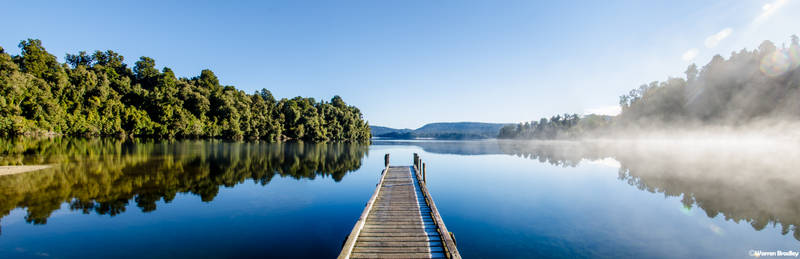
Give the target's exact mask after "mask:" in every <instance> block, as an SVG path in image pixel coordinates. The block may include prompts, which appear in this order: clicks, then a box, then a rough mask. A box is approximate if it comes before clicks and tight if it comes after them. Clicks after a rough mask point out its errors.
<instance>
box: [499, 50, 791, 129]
mask: <svg viewBox="0 0 800 259" xmlns="http://www.w3.org/2000/svg"><path fill="white" fill-rule="evenodd" d="M798 67H800V38H798V37H797V36H796V35H793V36H792V37H791V42H790V44H789V46H788V47H787V46H785V45H784V46H781V47H780V48H779V47H777V46H775V44H774V43H772V42H770V41H764V42H763V43H761V45H759V47H758V48H757V49H754V50H747V49H742V50H741V51H738V52H733V53H731V56H730V58H728V59H725V58H723V57H722V56H721V55H716V56H714V57H713V58H712V59H711V61H710V62H709V63H708V64H706V65H705V66H703V67H702V68H700V69H698V67H697V65H695V64H691V65H689V67H688V68H687V69H686V72H685V74H686V78H668V79H667V80H666V81H663V82H659V81H654V82H651V83H649V84H643V85H641V86H640V87H638V88H636V89H633V90H631V91H630V92H629V93H627V94H624V95H622V96H620V100H619V104H620V107H621V110H622V112H621V113H620V114H619V115H617V116H615V117H613V118H612V117H603V116H596V115H588V116H584V117H579V116H576V115H567V114H565V115H564V116H559V115H557V116H553V117H551V118H550V119H549V120H548V119H546V118H543V119H541V120H540V121H538V122H536V121H534V122H530V123H528V122H525V123H520V124H518V125H510V126H506V127H504V128H502V129H501V130H500V132H499V134H498V138H523V139H559V138H575V137H581V136H586V135H587V134H594V135H602V134H603V133H608V132H612V131H618V132H623V131H625V130H631V129H669V128H690V127H697V126H708V125H724V126H746V125H748V124H750V123H753V122H759V121H776V120H780V121H798V120H799V119H800V69H798Z"/></svg>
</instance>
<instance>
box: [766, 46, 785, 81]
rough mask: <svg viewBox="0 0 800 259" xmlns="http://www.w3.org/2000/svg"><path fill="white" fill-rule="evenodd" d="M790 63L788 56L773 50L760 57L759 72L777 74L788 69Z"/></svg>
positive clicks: (769, 74)
mask: <svg viewBox="0 0 800 259" xmlns="http://www.w3.org/2000/svg"><path fill="white" fill-rule="evenodd" d="M791 65H792V61H791V60H790V59H789V56H787V55H786V54H784V53H783V52H781V51H775V52H774V53H772V54H769V55H766V56H764V58H762V59H761V72H762V73H764V74H765V75H767V76H771V77H774V76H779V75H782V74H783V73H786V71H789V67H790V66H791Z"/></svg>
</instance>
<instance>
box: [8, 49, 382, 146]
mask: <svg viewBox="0 0 800 259" xmlns="http://www.w3.org/2000/svg"><path fill="white" fill-rule="evenodd" d="M19 47H20V48H21V49H22V51H21V54H20V55H19V56H11V55H9V54H7V53H5V51H4V50H3V49H2V48H0V135H41V134H49V135H57V134H65V135H81V136H121V135H131V136H150V137H164V138H173V137H184V138H186V137H192V138H194V137H205V138H227V139H243V138H247V139H263V140H269V141H278V140H287V139H297V140H309V141H328V140H331V141H366V140H369V139H370V137H371V135H370V129H369V125H368V124H367V123H366V122H365V121H364V119H363V116H362V114H361V111H359V110H358V108H355V107H353V106H348V105H347V104H346V103H345V102H344V100H342V98H341V97H339V96H335V97H333V99H331V102H330V103H328V102H324V101H323V102H317V101H315V100H314V99H313V98H302V97H295V98H292V99H281V100H280V101H277V100H275V97H273V96H272V93H270V92H269V91H268V90H266V89H263V90H261V91H259V92H256V93H254V94H247V93H245V92H243V91H240V90H237V89H236V88H234V87H233V86H223V85H220V83H219V79H218V78H217V76H216V75H215V74H214V72H212V71H211V70H208V69H206V70H203V71H201V72H200V75H199V76H197V77H194V78H177V77H176V76H175V73H174V72H173V71H172V69H170V68H167V67H165V68H163V69H161V71H159V69H158V68H157V67H156V62H155V60H154V59H152V58H149V57H141V58H140V59H139V60H138V61H136V63H135V65H134V66H133V68H132V69H131V68H129V67H128V65H126V64H125V63H124V57H123V56H122V55H119V54H118V53H115V52H113V51H111V50H108V51H105V52H103V51H95V52H94V54H91V55H89V54H87V52H85V51H81V52H79V53H78V54H74V55H73V54H68V55H67V56H66V61H67V62H66V64H61V63H58V61H57V60H56V57H55V56H53V55H52V54H50V53H48V52H47V51H46V50H45V48H44V47H43V46H42V43H41V41H39V40H35V39H28V40H25V41H22V42H21V43H20V44H19Z"/></svg>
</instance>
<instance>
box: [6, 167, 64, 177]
mask: <svg viewBox="0 0 800 259" xmlns="http://www.w3.org/2000/svg"><path fill="white" fill-rule="evenodd" d="M50 167H52V165H9V166H0V176H3V175H12V174H21V173H27V172H33V171H37V170H42V169H46V168H50Z"/></svg>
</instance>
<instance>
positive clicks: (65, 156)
mask: <svg viewBox="0 0 800 259" xmlns="http://www.w3.org/2000/svg"><path fill="white" fill-rule="evenodd" d="M368 148H369V147H368V145H366V144H357V143H332V144H312V143H302V142H301V143H263V142H224V141H217V140H196V141H153V140H143V139H134V140H127V141H122V140H117V139H72V138H54V139H4V140H0V165H32V164H53V165H54V166H53V167H52V168H50V169H45V170H42V171H37V172H32V173H25V174H18V175H8V176H2V177H0V213H2V214H0V215H1V216H2V217H5V216H7V215H8V214H9V213H10V211H11V210H13V209H15V208H25V209H26V210H27V215H26V216H25V220H26V221H27V222H29V223H33V224H46V223H47V219H48V218H49V217H50V215H51V214H52V213H53V212H54V211H56V210H58V209H59V208H61V205H62V204H63V203H68V204H69V208H70V209H71V210H78V211H82V212H83V213H87V214H88V213H91V212H94V213H97V214H101V215H110V216H114V215H118V214H120V213H123V212H125V210H126V208H127V207H128V205H129V202H130V201H131V200H133V201H134V202H135V203H136V206H137V207H139V208H140V209H141V210H142V211H144V212H149V211H153V210H155V209H156V203H157V202H158V201H160V200H162V199H163V200H164V202H166V203H169V202H171V201H172V200H173V199H175V196H176V195H177V194H178V193H192V194H195V195H198V196H200V198H201V199H202V200H203V201H206V202H209V201H212V200H213V199H214V197H215V196H216V195H217V193H218V192H219V188H220V186H225V187H233V186H235V185H237V184H240V183H243V182H245V181H247V180H252V181H254V182H257V183H259V184H261V185H266V184H268V183H269V182H270V181H271V180H272V178H273V177H274V176H276V175H278V176H280V177H292V178H295V179H314V178H316V177H318V176H322V177H331V178H333V180H335V181H337V182H338V181H341V180H342V178H343V177H344V176H345V174H347V173H348V172H352V171H355V170H357V169H358V168H359V167H361V161H362V159H363V158H364V157H365V156H366V155H367V153H368Z"/></svg>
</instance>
